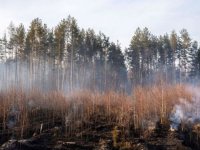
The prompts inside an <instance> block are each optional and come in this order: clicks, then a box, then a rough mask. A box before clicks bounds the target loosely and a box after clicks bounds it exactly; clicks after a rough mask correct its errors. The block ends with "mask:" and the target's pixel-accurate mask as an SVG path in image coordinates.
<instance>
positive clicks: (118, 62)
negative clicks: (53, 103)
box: [0, 16, 200, 92]
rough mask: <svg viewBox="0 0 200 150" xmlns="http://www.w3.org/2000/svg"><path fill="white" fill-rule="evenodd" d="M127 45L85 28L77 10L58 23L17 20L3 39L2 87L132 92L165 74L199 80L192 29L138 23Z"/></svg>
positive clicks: (172, 78)
mask: <svg viewBox="0 0 200 150" xmlns="http://www.w3.org/2000/svg"><path fill="white" fill-rule="evenodd" d="M122 51H124V50H122V49H121V47H120V44H119V43H114V42H112V41H110V40H109V37H108V36H106V35H105V34H103V33H102V32H100V33H95V32H94V30H93V29H87V30H86V29H82V28H80V27H79V26H78V24H77V21H76V19H75V18H73V17H71V16H68V17H67V18H66V19H63V20H61V21H60V22H59V23H58V25H57V26H56V27H54V28H52V29H49V28H48V26H47V24H44V23H43V22H42V20H41V19H39V18H36V19H34V20H33V21H32V22H31V24H30V26H29V28H28V29H25V28H24V26H23V24H20V25H18V26H15V25H14V24H13V23H11V24H10V25H9V26H8V35H6V34H5V35H4V37H2V39H1V43H0V52H1V73H0V74H1V83H2V84H1V88H6V87H7V88H8V87H9V86H22V87H26V88H28V89H29V88H30V89H31V88H34V87H36V86H37V88H39V89H43V90H62V91H65V92H69V91H72V90H75V89H77V90H78V89H79V90H80V89H93V90H99V91H104V90H108V89H114V90H122V91H127V92H128V91H130V89H131V88H132V87H134V86H136V85H146V84H153V83H156V82H158V80H159V79H162V80H164V81H166V82H171V83H182V82H188V81H189V82H194V81H195V83H197V82H196V79H197V77H198V76H199V70H200V49H199V47H198V43H197V41H193V40H192V39H191V38H190V35H189V33H188V32H187V30H186V29H182V30H181V31H180V33H176V32H175V31H172V32H171V33H169V34H165V35H160V36H155V35H153V34H152V33H151V32H150V31H149V30H148V28H144V29H140V28H138V29H136V31H135V33H133V37H132V39H131V42H130V45H129V47H128V48H126V49H125V51H124V53H123V52H122Z"/></svg>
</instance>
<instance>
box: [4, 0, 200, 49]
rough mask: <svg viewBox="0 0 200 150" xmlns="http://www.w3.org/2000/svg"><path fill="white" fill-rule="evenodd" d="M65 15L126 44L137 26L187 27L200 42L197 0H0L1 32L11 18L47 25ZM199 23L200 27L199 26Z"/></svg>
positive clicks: (156, 31)
mask: <svg viewBox="0 0 200 150" xmlns="http://www.w3.org/2000/svg"><path fill="white" fill-rule="evenodd" d="M68 15H71V16H73V17H75V18H76V19H77V21H78V25H79V26H80V27H81V28H85V29H87V28H93V29H94V30H95V31H96V32H99V31H102V32H103V33H105V34H106V35H107V36H109V37H110V40H111V41H114V42H117V40H119V42H120V43H121V46H122V48H125V47H128V45H129V43H130V40H131V37H132V35H133V33H134V31H135V30H136V28H137V27H141V28H143V27H148V28H149V30H150V31H151V33H153V34H155V35H160V34H164V33H166V32H168V33H170V32H171V31H172V30H173V29H175V30H176V31H177V32H179V31H180V30H181V29H182V28H186V29H187V30H188V32H189V33H190V35H191V38H192V39H193V40H197V41H198V42H200V0H0V34H1V36H2V35H3V33H4V32H5V31H6V29H7V26H8V25H9V24H10V22H11V21H12V22H13V23H14V24H15V25H18V24H19V23H23V24H24V25H25V27H26V28H28V26H29V24H30V22H31V20H32V19H34V18H36V17H39V18H41V19H42V20H43V23H46V24H47V25H48V26H49V27H50V28H51V27H54V26H56V25H57V24H58V23H59V22H60V20H61V19H63V18H66V17H67V16H68ZM198 27H199V28H198Z"/></svg>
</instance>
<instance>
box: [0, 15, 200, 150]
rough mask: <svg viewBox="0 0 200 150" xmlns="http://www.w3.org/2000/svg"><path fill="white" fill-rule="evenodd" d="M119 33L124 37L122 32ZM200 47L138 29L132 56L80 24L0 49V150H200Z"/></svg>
mask: <svg viewBox="0 0 200 150" xmlns="http://www.w3.org/2000/svg"><path fill="white" fill-rule="evenodd" d="M116 32H117V31H116ZM199 75H200V47H199V46H198V42H197V41H195V40H193V39H192V38H191V37H190V34H189V33H188V31H187V30H186V29H181V30H180V32H176V31H174V30H173V31H172V32H171V33H166V34H164V35H154V34H152V33H151V31H149V29H148V28H146V27H145V28H143V29H141V28H139V27H138V28H137V29H136V30H135V32H134V33H133V35H132V38H131V39H130V44H129V46H128V47H127V48H124V49H123V48H122V47H121V45H120V42H119V41H116V42H113V41H112V40H111V39H110V38H109V36H107V35H105V34H104V33H102V32H98V33H96V32H95V31H94V30H93V29H91V28H89V29H83V28H81V27H79V26H78V23H77V21H76V19H75V18H74V17H71V16H68V17H66V18H65V19H62V20H61V21H60V22H59V23H58V25H57V26H55V27H53V28H49V27H48V26H47V24H45V23H43V21H42V20H41V19H39V18H35V19H33V20H32V22H31V23H30V26H29V27H28V29H26V28H25V26H24V25H23V24H19V25H15V24H14V23H12V22H11V23H10V25H8V32H7V33H5V34H4V36H3V37H2V38H1V39H0V144H2V146H0V149H12V147H14V149H22V150H23V149H77V150H79V149H99V150H103V149H114V150H117V149H120V150H121V149H134V150H137V149H138V150H140V149H167V148H170V147H172V148H174V149H177V150H178V149H180V150H182V149H187V150H190V149H199V148H200V141H199V136H200V118H199V115H198V114H199V106H200V103H199V99H200V96H199V93H198V91H199Z"/></svg>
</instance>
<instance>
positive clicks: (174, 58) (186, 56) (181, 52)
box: [126, 28, 200, 84]
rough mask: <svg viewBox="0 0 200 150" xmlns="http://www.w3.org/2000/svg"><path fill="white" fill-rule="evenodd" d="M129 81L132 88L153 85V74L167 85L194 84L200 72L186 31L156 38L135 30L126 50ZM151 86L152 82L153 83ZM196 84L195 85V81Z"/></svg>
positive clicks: (196, 51) (194, 45)
mask: <svg viewBox="0 0 200 150" xmlns="http://www.w3.org/2000/svg"><path fill="white" fill-rule="evenodd" d="M126 56H127V61H128V64H129V67H130V70H131V72H130V74H131V75H130V77H131V80H132V82H133V83H135V84H138V83H139V84H144V83H148V82H152V80H154V79H155V77H158V76H155V74H157V75H159V76H162V78H163V79H164V80H166V81H167V82H172V83H174V82H176V83H180V82H186V81H189V80H190V81H192V80H193V81H194V79H196V78H197V77H198V75H199V71H200V49H199V47H198V42H197V41H192V39H191V38H190V35H189V33H188V32H187V30H186V29H182V30H181V31H180V34H179V35H178V34H177V33H176V32H175V31H172V32H171V34H165V35H163V36H155V35H153V34H151V33H150V31H149V30H148V28H144V29H143V30H142V29H140V28H138V29H137V30H136V31H135V34H134V35H133V37H132V40H131V43H130V46H129V48H128V49H127V50H126ZM153 82H154V81H153ZM195 82H196V81H195Z"/></svg>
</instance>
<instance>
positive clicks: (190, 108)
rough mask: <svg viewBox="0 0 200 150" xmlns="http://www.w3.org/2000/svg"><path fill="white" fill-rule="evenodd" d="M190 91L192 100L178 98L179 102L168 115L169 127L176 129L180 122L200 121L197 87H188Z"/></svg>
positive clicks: (199, 95) (193, 122)
mask: <svg viewBox="0 0 200 150" xmlns="http://www.w3.org/2000/svg"><path fill="white" fill-rule="evenodd" d="M188 90H189V91H190V92H191V93H192V95H193V97H192V100H191V101H189V100H187V99H180V100H179V102H180V103H179V104H177V105H175V106H174V108H173V110H172V112H171V116H170V121H171V129H175V130H177V129H178V126H179V125H180V124H195V123H200V116H199V114H200V112H199V108H200V93H199V90H198V89H197V88H194V87H193V88H191V87H190V88H188Z"/></svg>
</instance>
